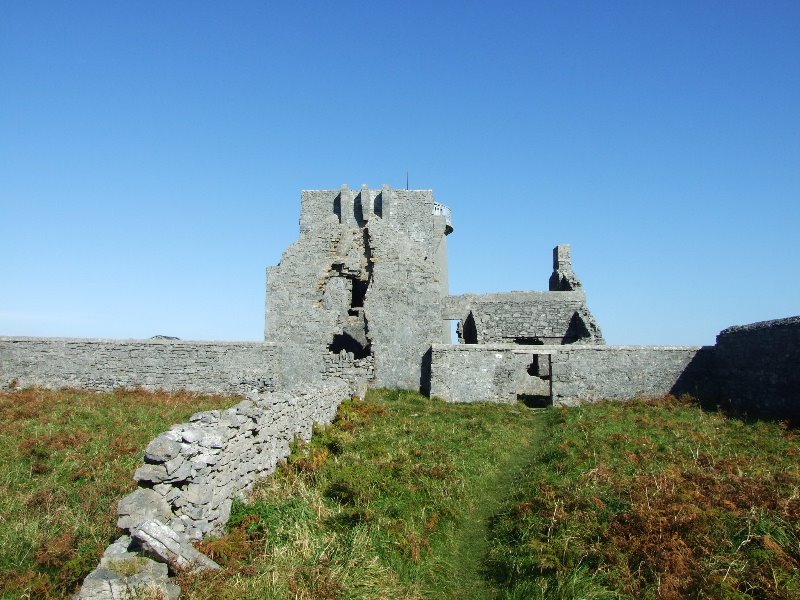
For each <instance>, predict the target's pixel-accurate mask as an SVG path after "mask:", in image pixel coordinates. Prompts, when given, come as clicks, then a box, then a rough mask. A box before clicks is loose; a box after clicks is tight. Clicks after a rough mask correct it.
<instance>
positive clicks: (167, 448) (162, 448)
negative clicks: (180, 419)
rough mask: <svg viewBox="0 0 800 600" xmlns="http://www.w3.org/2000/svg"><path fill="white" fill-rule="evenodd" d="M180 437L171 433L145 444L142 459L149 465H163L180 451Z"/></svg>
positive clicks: (168, 432)
mask: <svg viewBox="0 0 800 600" xmlns="http://www.w3.org/2000/svg"><path fill="white" fill-rule="evenodd" d="M179 440H180V436H179V435H178V434H176V433H175V432H172V431H167V432H165V433H162V434H161V435H159V436H158V437H157V438H156V439H154V440H153V441H152V442H150V443H149V444H147V448H145V451H144V459H145V460H146V461H147V462H150V463H163V462H167V461H168V460H170V459H173V458H175V457H176V456H178V454H179V453H180V451H181V445H180V442H179Z"/></svg>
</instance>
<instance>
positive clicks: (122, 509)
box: [117, 488, 173, 529]
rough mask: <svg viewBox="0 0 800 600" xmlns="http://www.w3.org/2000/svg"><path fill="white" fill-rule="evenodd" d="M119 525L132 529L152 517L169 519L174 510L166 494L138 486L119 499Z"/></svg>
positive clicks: (121, 527)
mask: <svg viewBox="0 0 800 600" xmlns="http://www.w3.org/2000/svg"><path fill="white" fill-rule="evenodd" d="M117 514H118V515H119V519H118V520H117V527H119V528H120V529H131V528H132V527H135V526H136V525H138V524H139V523H142V522H144V521H147V520H150V519H161V520H164V521H168V520H169V519H171V518H172V516H173V515H172V511H171V510H170V507H169V505H168V504H167V502H166V501H165V499H164V496H162V495H161V494H159V493H158V492H155V491H153V490H151V489H148V488H138V489H137V490H135V491H134V492H131V493H130V494H128V495H127V496H125V497H124V498H123V499H122V500H120V501H119V504H118V505H117Z"/></svg>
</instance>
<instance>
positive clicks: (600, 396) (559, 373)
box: [551, 345, 714, 406]
mask: <svg viewBox="0 0 800 600" xmlns="http://www.w3.org/2000/svg"><path fill="white" fill-rule="evenodd" d="M713 354H714V352H713V348H712V347H708V346H577V345H570V346H560V347H559V349H558V351H557V352H555V353H554V354H553V355H552V358H551V367H552V373H553V375H552V377H553V379H552V385H553V404H554V405H555V406H574V405H576V404H579V403H581V402H591V401H596V400H604V399H608V400H630V399H633V398H639V397H656V396H664V395H666V394H675V395H680V394H683V393H688V394H692V395H693V396H696V397H707V396H708V395H709V394H710V393H712V388H713V376H714V372H713Z"/></svg>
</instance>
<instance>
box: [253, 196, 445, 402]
mask: <svg viewBox="0 0 800 600" xmlns="http://www.w3.org/2000/svg"><path fill="white" fill-rule="evenodd" d="M452 231H453V226H452V222H451V216H450V209H449V208H447V207H446V206H444V205H442V204H439V203H437V202H436V201H435V200H434V197H433V191H431V190H397V189H392V188H390V187H389V186H384V187H383V188H382V189H369V188H368V187H367V186H364V187H362V188H361V190H358V191H356V190H352V189H350V188H349V187H347V186H342V188H341V189H339V190H308V191H304V192H303V193H302V201H301V214H300V237H299V239H298V240H297V241H296V242H295V243H293V244H292V245H291V246H289V248H288V249H287V250H286V252H284V254H283V257H282V258H281V261H280V263H279V264H278V265H277V266H274V267H270V268H268V269H267V299H266V319H265V321H266V326H265V339H266V340H267V341H269V342H276V343H277V345H278V347H280V348H282V349H283V350H282V354H283V356H282V369H283V379H284V381H285V382H286V383H287V384H292V383H297V382H309V381H315V380H321V379H323V378H325V377H330V376H341V377H344V378H346V379H352V380H368V381H370V384H371V385H373V386H376V387H398V388H412V389H419V388H420V387H425V383H426V382H425V381H423V371H424V369H423V363H424V358H425V355H426V353H428V352H429V350H430V348H431V345H432V344H433V343H449V341H450V331H449V324H448V323H447V321H445V320H444V319H443V317H442V305H443V301H444V299H445V298H446V297H447V296H448V279H447V236H448V234H450V233H451V232H452Z"/></svg>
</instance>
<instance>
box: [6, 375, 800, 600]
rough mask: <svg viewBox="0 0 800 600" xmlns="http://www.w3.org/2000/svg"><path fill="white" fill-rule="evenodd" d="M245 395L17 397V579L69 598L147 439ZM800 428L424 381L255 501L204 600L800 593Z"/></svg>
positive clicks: (192, 588)
mask: <svg viewBox="0 0 800 600" xmlns="http://www.w3.org/2000/svg"><path fill="white" fill-rule="evenodd" d="M231 402H234V400H231V399H222V398H197V397H194V396H189V395H173V396H166V395H154V394H140V393H138V392H122V393H117V394H113V395H112V394H86V393H77V392H44V391H39V390H27V391H21V392H12V393H8V394H2V395H0V417H2V421H0V422H1V423H2V425H1V426H0V427H2V428H0V436H2V437H0V443H2V447H0V456H2V458H3V464H4V465H7V467H6V470H5V472H4V480H3V484H2V485H3V488H2V493H3V497H2V498H0V515H2V521H0V586H2V587H0V590H2V593H3V596H4V597H8V598H17V597H24V596H25V595H28V596H32V597H47V596H50V597H64V596H67V595H68V593H69V592H71V591H73V589H74V585H75V584H76V583H77V582H78V581H79V580H80V578H81V577H82V576H83V575H85V573H86V572H88V570H90V569H91V568H93V567H94V565H95V563H96V561H97V557H98V555H99V552H100V551H102V549H103V548H104V547H105V545H106V544H107V543H108V541H109V540H110V539H112V538H114V537H115V536H116V532H115V531H114V528H113V523H114V520H115V515H114V507H115V505H116V501H117V500H118V499H119V498H120V497H122V496H123V495H125V494H126V493H127V492H128V491H129V490H130V489H132V487H133V482H132V481H131V480H130V476H131V473H132V472H133V469H134V468H135V467H136V465H137V464H138V462H139V460H140V456H141V452H142V449H143V448H144V446H145V445H146V443H147V442H148V441H149V440H150V439H151V438H152V437H153V436H154V435H156V434H157V433H158V432H160V431H162V430H164V429H166V428H167V427H168V426H169V425H170V424H172V423H176V422H180V421H183V420H185V419H186V417H188V415H189V414H190V413H192V412H195V411H197V410H202V409H207V408H210V407H212V406H213V407H219V406H220V405H224V404H225V403H231ZM798 459H800V435H798V431H797V430H791V429H787V428H785V427H782V426H781V424H779V423H767V422H746V421H743V420H739V419H734V418H728V417H726V416H724V415H722V414H719V413H715V412H707V411H703V410H701V409H700V408H698V407H697V406H695V405H694V404H692V403H691V402H690V401H688V400H686V401H684V400H676V399H664V400H661V401H653V402H641V403H639V402H637V403H626V404H620V403H599V404H594V405H589V406H584V407H580V408H576V409H548V410H538V411H537V410H532V409H529V408H527V407H525V406H522V405H497V404H492V405H490V404H475V405H453V404H446V403H444V402H441V401H438V400H435V399H434V400H430V399H427V398H425V397H423V396H421V395H419V394H416V393H413V392H404V391H374V392H370V394H369V396H368V397H367V399H366V400H363V401H359V400H354V401H349V402H346V403H344V404H343V405H342V406H341V408H340V410H339V413H338V416H337V418H336V421H335V422H334V424H332V425H331V426H328V427H324V428H320V429H319V430H317V432H316V434H315V436H314V438H313V440H312V441H311V443H309V444H299V445H296V447H295V448H294V452H293V454H292V456H291V457H290V459H289V461H288V462H287V464H286V465H285V466H283V467H281V468H280V469H279V470H278V471H277V472H276V474H275V475H274V476H272V477H271V478H270V479H268V480H267V481H265V482H264V483H262V484H261V485H260V486H259V487H258V488H257V489H256V490H255V492H254V494H253V496H252V498H251V500H250V501H249V502H248V504H246V505H244V504H236V505H235V506H234V510H233V515H232V519H231V522H230V524H229V533H228V535H226V536H224V537H222V538H219V539H213V540H206V541H204V542H203V543H202V544H201V549H202V550H203V551H204V552H206V553H207V554H209V555H211V556H212V557H213V558H214V559H215V560H217V561H218V562H220V563H221V564H222V565H223V567H224V569H223V570H222V571H221V572H217V573H210V574H207V575H205V576H202V577H198V576H183V577H182V578H181V581H180V583H181V586H182V587H183V590H184V595H183V596H182V597H185V598H192V599H211V598H275V599H278V598H280V599H284V598H286V599H288V598H307V599H312V598H313V599H339V598H341V599H346V598H347V599H349V598H387V599H388V598H409V599H415V598H420V599H421V598H434V599H436V598H442V599H444V598H453V599H458V598H462V599H467V598H563V599H570V598H592V599H602V598H631V599H639V598H645V599H646V598H664V599H673V598H733V599H744V598H784V599H788V598H800V575H798V569H799V568H800V460H798Z"/></svg>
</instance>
